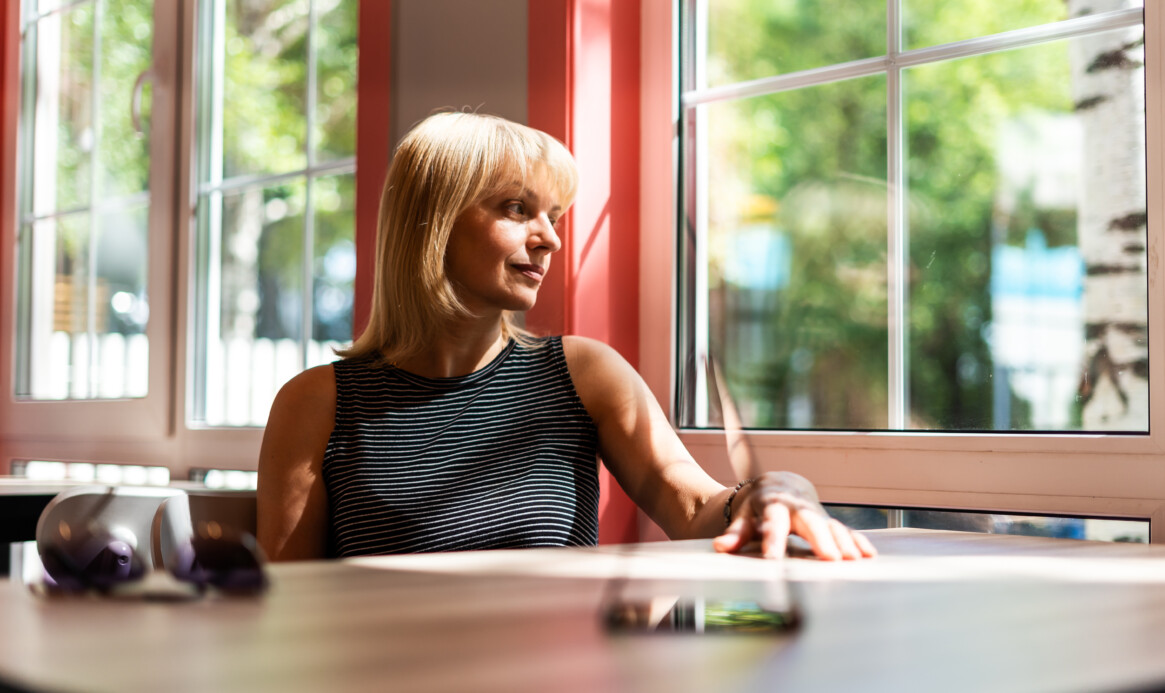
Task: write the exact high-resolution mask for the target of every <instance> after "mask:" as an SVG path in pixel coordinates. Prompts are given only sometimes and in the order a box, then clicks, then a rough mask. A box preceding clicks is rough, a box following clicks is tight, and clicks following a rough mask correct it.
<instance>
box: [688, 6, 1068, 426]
mask: <svg viewBox="0 0 1165 693" xmlns="http://www.w3.org/2000/svg"><path fill="white" fill-rule="evenodd" d="M903 6H904V7H903V12H904V17H905V21H906V27H907V28H906V37H905V40H906V42H907V45H908V47H909V46H913V47H921V46H930V45H935V44H938V43H941V42H946V41H952V40H960V39H965V38H971V37H975V36H980V35H984V34H988V33H993V32H998V31H1003V30H1010V29H1017V28H1023V27H1026V26H1032V25H1035V24H1039V23H1043V22H1048V21H1054V20H1058V19H1062V18H1064V13H1065V11H1064V5H1063V2H1062V0H1022V1H1017V2H1013V3H999V2H992V1H990V0H954V1H952V2H946V3H931V2H925V1H924V0H910V1H908V2H904V3H903ZM885 7H886V5H885V3H884V2H881V0H861V1H855V0H812V1H809V0H805V1H801V0H777V1H774V0H718V1H716V2H712V3H710V20H709V26H708V39H707V40H708V44H707V45H708V62H707V75H708V76H707V79H708V82H709V84H710V85H716V84H725V83H731V82H736V81H743V80H750V79H757V78H761V77H766V76H773V75H777V74H786V73H790V72H794V71H798V70H805V69H812V68H817V67H822V66H825V65H830V64H834V63H838V62H845V61H851V60H860V59H864V58H870V57H878V56H881V55H884V54H885V53H886V29H885V27H886V20H885ZM1069 87H1070V75H1069V73H1068V60H1067V53H1066V47H1065V45H1064V44H1063V43H1062V42H1059V43H1050V44H1043V45H1040V46H1036V47H1032V48H1025V49H1021V50H1016V51H1008V52H1002V53H997V54H990V55H985V56H978V57H973V58H966V59H961V60H954V61H949V62H943V63H938V64H933V65H927V66H921V67H916V68H909V69H907V70H904V71H903V73H902V88H903V94H904V100H903V107H904V117H905V140H904V142H905V147H906V169H905V170H906V176H907V180H906V192H907V196H906V198H905V216H906V219H905V221H906V224H907V229H908V236H909V256H908V265H909V268H908V277H907V280H908V283H909V284H908V286H909V288H908V319H909V330H908V349H909V351H908V361H909V392H910V402H911V409H910V421H909V422H908V424H907V425H908V426H910V427H918V428H944V429H954V430H974V429H990V428H992V427H993V425H994V424H995V423H998V422H995V421H994V420H993V408H992V407H993V397H994V396H995V395H994V390H993V383H992V381H991V378H992V375H993V365H992V360H991V353H990V349H989V345H988V343H987V338H986V336H985V332H986V330H985V325H987V324H988V323H989V322H990V320H991V296H990V293H989V279H990V273H991V251H992V247H993V244H996V243H1006V242H1008V241H1009V240H1010V241H1011V242H1013V243H1021V242H1022V241H1021V239H1022V238H1023V235H1024V234H1025V233H1026V231H1027V230H1028V228H1031V226H1028V224H1033V225H1034V224H1038V225H1040V228H1041V230H1043V231H1044V232H1045V234H1046V235H1047V237H1048V238H1049V239H1051V241H1052V242H1053V243H1070V244H1074V243H1075V233H1074V229H1075V217H1074V214H1073V213H1072V212H1071V211H1070V210H1046V209H1045V210H1041V209H1037V208H1035V207H1032V206H1031V205H1029V206H1027V207H1026V208H1025V207H1023V206H1022V205H1021V206H1020V207H1019V208H1017V210H1011V212H1009V214H1010V216H1001V215H1000V213H999V207H998V204H997V197H998V194H999V187H1000V181H999V178H1000V173H999V161H998V154H999V152H998V147H999V133H1000V127H1001V125H1002V124H1004V123H1006V122H1008V121H1011V120H1014V119H1017V118H1023V117H1026V116H1028V115H1030V114H1033V113H1034V114H1066V113H1070V112H1071V110H1072V104H1071V99H1070V96H1069ZM886 98H887V91H886V78H885V76H874V77H862V78H856V79H850V80H846V81H842V82H836V83H832V84H826V85H822V86H814V87H806V88H800V89H794V90H790V91H785V92H780V93H777V94H773V95H769V96H764V97H757V98H751V99H744V100H738V101H733V102H729V103H727V104H717V105H714V106H710V107H704V108H703V109H702V110H701V112H700V114H699V115H698V116H697V118H698V119H699V122H700V125H701V126H702V127H704V128H706V131H707V132H708V139H709V146H708V150H709V152H711V153H710V154H709V164H708V165H709V202H708V215H709V227H710V238H709V251H710V252H709V254H710V258H711V267H710V285H711V290H712V298H711V303H712V309H713V324H712V328H711V338H712V347H713V350H714V351H716V352H717V353H722V354H726V356H725V360H726V362H727V363H726V367H727V370H728V374H729V377H730V379H731V380H732V382H733V383H734V387H736V388H737V389H738V390H739V391H740V393H741V394H744V395H746V396H747V399H748V404H747V405H746V406H745V410H746V411H745V414H746V418H750V419H751V420H748V421H746V423H748V424H749V425H752V426H756V427H791V426H800V425H806V424H808V425H810V426H811V427H814V428H882V427H885V426H886V425H887V414H886V412H887V407H888V404H887V396H886V393H887V365H886V363H887V335H888V332H887V320H888V317H887V316H888V311H887V274H886V247H887V238H886V235H887V234H886V219H887V214H886V211H887V206H886V204H887V202H886V201H887V175H888V174H887V141H888V139H887V120H886V118H887V115H886V113H887V110H886ZM758 200H761V201H763V202H764V203H763V204H762V203H758ZM756 227H763V228H767V229H769V230H770V232H771V233H772V234H774V235H780V236H783V237H785V238H787V240H788V243H789V246H788V247H789V248H790V252H789V258H788V270H787V279H786V280H784V281H783V282H782V283H781V285H780V286H777V287H770V288H766V289H763V290H757V289H756V288H755V287H749V286H743V285H736V284H734V281H735V274H734V272H733V270H732V268H731V265H732V264H733V263H734V262H739V260H734V259H733V257H732V256H733V254H734V253H738V252H740V248H739V247H737V246H735V245H734V244H736V243H738V241H737V240H735V239H738V238H739V237H740V234H741V232H742V229H748V228H756ZM750 325H751V326H750ZM758 325H759V326H760V327H758ZM757 329H761V330H763V340H761V341H760V342H759V344H763V346H760V347H758V342H757V340H756V336H755V335H754V334H751V333H750V331H751V332H755V331H756V330H757ZM797 402H801V403H802V404H803V403H805V402H809V403H811V404H810V406H811V414H810V415H808V416H806V414H805V413H804V412H802V413H801V414H800V415H798V414H796V412H795V411H794V409H795V408H796V406H797V404H796V403H797ZM1014 405H1015V406H1012V407H1011V408H1010V412H1011V418H1012V420H1011V421H1010V422H1009V426H1010V427H1013V428H1024V427H1026V426H1027V423H1026V421H1025V415H1026V414H1025V412H1026V408H1025V407H1024V406H1023V404H1022V403H1020V402H1015V403H1014Z"/></svg>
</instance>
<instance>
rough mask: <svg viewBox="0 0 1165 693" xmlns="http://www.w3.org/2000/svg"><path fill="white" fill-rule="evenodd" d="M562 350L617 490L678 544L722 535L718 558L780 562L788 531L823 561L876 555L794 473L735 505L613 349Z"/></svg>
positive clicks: (748, 491) (755, 486) (745, 493)
mask: <svg viewBox="0 0 1165 693" xmlns="http://www.w3.org/2000/svg"><path fill="white" fill-rule="evenodd" d="M563 350H564V352H565V355H566V360H567V366H568V367H569V369H570V374H571V378H572V380H573V381H574V385H575V389H576V390H577V391H578V394H579V398H580V399H581V400H582V403H583V406H584V407H586V409H587V412H588V413H589V414H590V415H591V418H592V419H594V421H595V424H596V425H597V426H598V429H599V454H600V455H602V458H603V462H604V463H605V464H606V465H607V468H608V469H610V470H611V473H612V474H614V476H615V478H616V479H617V480H618V481H619V485H620V486H622V487H623V490H624V491H626V492H627V494H628V495H629V496H630V497H631V499H632V500H633V501H635V503H636V504H637V505H638V506H639V507H640V508H642V509H643V510H644V512H646V513H647V514H648V516H649V517H651V519H652V520H654V521H655V522H656V523H657V524H658V525H659V526H660V527H662V528H663V530H664V531H665V532H666V533H667V535H668V536H669V537H671V538H673V539H684V538H695V537H717V539H716V542H715V543H714V546H715V547H716V548H717V550H720V551H738V550H740V549H742V548H743V547H744V546H745V545H746V544H747V543H748V542H749V541H751V540H753V539H760V540H761V546H762V550H763V551H764V553H765V555H766V556H776V555H783V554H784V551H785V543H786V540H787V538H788V535H789V534H790V533H794V534H798V535H800V536H802V537H804V538H805V540H806V541H808V542H809V544H810V546H811V547H812V548H813V550H814V552H815V553H816V554H817V555H818V556H820V557H821V558H827V559H837V558H860V557H861V556H872V555H874V549H873V547H872V546H871V545H870V544H869V542H868V541H867V540H866V539H865V537H863V536H861V535H858V534H856V533H853V532H851V531H850V530H849V529H847V528H846V527H845V526H844V525H843V524H841V523H840V522H837V521H836V520H833V519H831V518H829V516H828V515H826V513H825V510H824V509H823V508H822V507H821V504H820V503H819V502H818V501H817V495H816V491H815V490H814V489H813V485H812V484H810V483H809V482H808V481H806V480H805V479H804V478H802V477H800V476H798V475H796V474H793V473H791V472H768V473H765V474H763V475H761V476H760V477H759V478H758V479H757V480H756V481H755V482H754V483H751V484H748V485H746V486H744V487H743V488H741V489H740V490H739V491H738V492H737V493H736V495H735V496H734V497H733V499H732V508H731V510H732V517H733V518H734V519H733V522H732V525H731V526H730V527H729V528H728V529H725V522H724V507H725V503H726V502H727V501H728V499H729V496H730V495H731V494H732V492H733V489H728V488H725V487H724V486H722V485H721V484H719V483H717V482H716V481H715V480H714V479H712V477H710V476H708V474H707V472H705V471H704V469H703V468H702V467H700V465H699V464H697V463H696V461H695V460H694V459H693V458H692V456H691V454H689V453H688V451H687V449H686V448H684V446H683V443H682V442H680V439H679V437H678V436H677V435H676V433H675V431H674V430H673V429H672V427H671V425H670V424H669V423H668V421H667V417H666V416H665V415H664V413H663V410H662V409H660V407H659V404H658V403H657V402H656V401H655V398H654V397H653V396H652V394H651V391H650V390H649V389H648V387H647V384H646V383H644V382H643V379H642V378H641V377H640V376H639V374H638V373H637V372H636V371H635V369H634V368H632V367H631V365H630V364H628V363H627V362H626V361H625V360H624V359H623V357H622V356H620V355H619V354H618V352H616V351H615V350H614V349H612V348H610V347H609V346H607V345H605V344H602V343H601V342H597V341H594V340H590V339H586V338H582V337H564V338H563Z"/></svg>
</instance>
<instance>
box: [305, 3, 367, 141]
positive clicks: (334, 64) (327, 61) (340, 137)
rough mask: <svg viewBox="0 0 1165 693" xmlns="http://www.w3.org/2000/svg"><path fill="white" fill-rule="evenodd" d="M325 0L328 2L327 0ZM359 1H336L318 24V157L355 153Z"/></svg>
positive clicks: (316, 114)
mask: <svg viewBox="0 0 1165 693" xmlns="http://www.w3.org/2000/svg"><path fill="white" fill-rule="evenodd" d="M324 4H326V3H324ZM358 10H359V4H358V3H357V2H353V1H348V2H340V3H338V4H336V5H335V6H334V7H333V8H332V9H331V10H329V11H327V12H325V13H323V14H321V15H320V17H319V21H317V22H316V26H315V34H314V41H315V46H316V48H315V55H316V111H315V119H314V121H313V127H314V128H315V131H314V134H313V138H314V141H315V160H316V161H329V160H333V159H342V158H344V157H348V156H355V155H356V70H355V69H354V66H355V65H356V19H357V13H358Z"/></svg>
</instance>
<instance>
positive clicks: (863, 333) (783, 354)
mask: <svg viewBox="0 0 1165 693" xmlns="http://www.w3.org/2000/svg"><path fill="white" fill-rule="evenodd" d="M885 104H886V91H885V79H884V77H882V76H880V75H879V76H875V77H868V78H863V79H854V80H848V81H844V82H838V83H834V84H828V85H824V86H818V87H813V88H809V89H801V90H795V91H789V92H783V93H778V94H773V95H770V96H765V97H760V98H755V99H748V100H742V101H732V102H728V103H720V104H714V105H711V106H708V107H706V110H703V111H701V112H702V113H706V116H705V117H704V119H703V120H702V121H701V122H698V123H696V126H697V127H698V128H700V131H701V132H703V133H706V135H705V136H706V137H707V146H706V150H707V152H708V154H707V161H706V163H704V164H703V166H706V172H707V177H706V187H707V209H706V210H699V209H698V207H697V203H696V201H695V200H692V199H689V200H688V205H689V216H690V218H694V219H697V218H699V215H701V214H705V215H706V219H707V251H706V255H707V257H706V263H707V265H706V272H707V286H708V288H707V292H708V293H707V305H708V309H707V312H708V316H707V321H708V322H707V330H708V342H709V347H710V350H711V353H712V354H713V355H715V357H716V358H717V359H718V360H719V361H720V362H721V363H722V365H723V369H724V371H725V373H726V377H727V379H728V381H729V383H730V384H731V388H732V391H733V395H734V396H735V397H736V398H737V400H738V402H737V404H738V407H739V408H740V410H741V417H742V419H743V421H744V424H745V425H746V426H749V427H764V428H860V429H869V428H881V427H885V426H886V425H887V411H888V405H887V392H886V387H887V371H886V367H887V366H886V364H887V358H886V349H887V347H886V345H887V332H886V324H887V303H886V250H885V248H886V223H887V221H886V220H887V206H886V205H887V202H886V200H887V190H886V180H885V175H886V106H885ZM703 149H704V147H701V151H703ZM700 166H701V164H700V162H695V163H694V164H693V165H691V166H689V169H688V170H689V175H698V174H696V173H695V172H696V171H697V170H698V169H699V168H700ZM697 300H700V299H697ZM694 423H696V424H697V425H698V424H699V422H694Z"/></svg>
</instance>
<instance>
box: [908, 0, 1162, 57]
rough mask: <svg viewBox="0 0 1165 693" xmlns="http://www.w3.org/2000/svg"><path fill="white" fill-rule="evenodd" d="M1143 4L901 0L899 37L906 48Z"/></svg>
mask: <svg viewBox="0 0 1165 693" xmlns="http://www.w3.org/2000/svg"><path fill="white" fill-rule="evenodd" d="M1144 4H1145V3H1144V0H1087V1H1085V0H1023V1H1022V2H1007V3H998V2H984V0H945V1H944V2H934V1H933V0H902V19H903V25H904V26H903V37H904V38H903V41H904V44H905V47H906V48H908V49H911V48H924V47H926V46H934V45H937V44H940V43H948V42H951V41H962V40H965V39H972V38H977V37H980V36H987V35H989V34H997V33H1000V32H1004V31H1012V30H1015V29H1026V28H1028V27H1033V26H1038V25H1040V24H1047V23H1049V22H1057V21H1060V20H1063V19H1069V18H1071V17H1079V16H1082V15H1086V14H1096V13H1100V12H1105V11H1109V10H1119V9H1124V8H1126V7H1143V6H1144Z"/></svg>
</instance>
